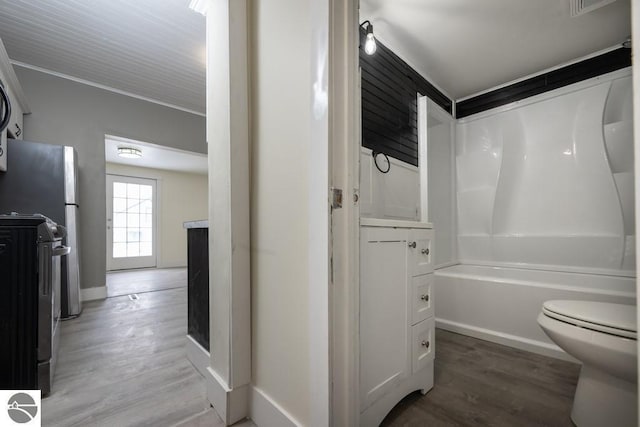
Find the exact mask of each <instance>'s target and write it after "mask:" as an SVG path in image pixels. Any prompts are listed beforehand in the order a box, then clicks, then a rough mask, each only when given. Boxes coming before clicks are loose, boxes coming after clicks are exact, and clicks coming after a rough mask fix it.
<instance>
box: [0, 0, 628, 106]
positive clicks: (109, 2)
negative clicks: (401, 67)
mask: <svg viewBox="0 0 640 427" xmlns="http://www.w3.org/2000/svg"><path fill="white" fill-rule="evenodd" d="M570 1H576V0H483V1H478V0H361V1H360V7H361V21H363V20H365V19H369V20H370V21H372V22H373V24H374V30H375V34H376V36H377V37H378V38H379V39H380V40H381V41H382V42H383V43H385V44H386V45H388V46H389V47H390V48H391V49H393V50H394V51H395V52H396V53H398V54H399V55H400V56H401V57H402V58H403V59H405V60H406V61H407V62H409V63H410V65H412V66H413V67H414V68H416V70H417V71H419V72H420V73H422V74H423V75H425V76H426V77H428V78H429V79H430V80H431V81H432V82H433V83H435V84H436V86H438V87H440V88H441V89H442V90H444V91H445V92H446V93H447V94H448V95H449V96H451V97H453V98H454V99H460V98H462V97H465V96H468V95H471V94H474V93H478V92H480V91H484V90H487V89H489V88H492V87H494V86H498V85H501V84H504V83H506V82H509V81H512V80H514V79H518V78H521V77H524V76H527V75H530V74H532V73H536V72H538V71H541V70H544V69H547V68H549V67H553V66H556V65H559V64H561V63H564V62H567V61H571V60H574V59H576V58H580V57H582V56H584V55H588V54H591V53H593V52H596V51H599V50H601V49H605V48H609V47H611V46H614V45H616V44H618V43H621V42H622V41H623V40H624V39H626V37H627V36H629V35H630V33H631V25H630V0H616V1H614V2H613V3H611V4H609V5H607V6H604V7H601V8H599V9H596V10H594V11H592V12H589V13H586V14H584V15H580V16H578V17H575V18H572V17H570V13H569V11H570ZM189 2H190V0H92V1H85V0H46V1H43V0H0V38H1V39H2V41H3V42H4V44H5V47H6V49H7V52H8V54H9V57H10V58H11V59H12V60H13V61H14V62H17V63H20V64H22V65H25V64H27V66H31V67H32V68H34V67H35V68H39V69H45V70H50V71H53V72H55V73H58V74H63V75H67V76H71V77H73V78H75V79H79V80H81V81H86V82H91V83H93V84H96V85H98V86H102V87H108V88H113V89H115V90H116V91H120V92H125V93H128V94H132V95H134V96H137V97H140V98H143V99H148V100H152V101H154V102H158V103H161V104H164V105H169V106H172V107H176V108H179V109H183V110H186V111H190V112H194V113H197V114H204V112H205V19H204V17H203V16H202V15H200V14H198V13H195V12H193V11H191V10H190V9H189V8H188V5H189Z"/></svg>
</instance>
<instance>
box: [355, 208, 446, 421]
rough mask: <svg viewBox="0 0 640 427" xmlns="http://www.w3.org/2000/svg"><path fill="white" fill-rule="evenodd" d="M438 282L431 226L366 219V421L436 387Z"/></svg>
mask: <svg viewBox="0 0 640 427" xmlns="http://www.w3.org/2000/svg"><path fill="white" fill-rule="evenodd" d="M432 288H433V230H432V228H431V224H428V223H420V222H413V221H396V220H386V219H374V218H361V220H360V425H362V426H377V425H378V424H379V423H380V422H381V421H382V419H383V418H384V417H385V416H386V415H387V413H388V412H389V411H390V410H391V409H392V408H393V407H394V406H395V405H396V404H397V403H398V402H399V401H400V400H402V398H403V397H405V396H406V395H407V394H409V393H411V392H413V391H415V390H421V391H422V393H423V394H424V393H426V392H427V391H428V390H430V389H431V388H432V387H433V360H434V353H435V342H434V327H435V322H434V317H433V313H434V311H433V304H434V301H433V294H432Z"/></svg>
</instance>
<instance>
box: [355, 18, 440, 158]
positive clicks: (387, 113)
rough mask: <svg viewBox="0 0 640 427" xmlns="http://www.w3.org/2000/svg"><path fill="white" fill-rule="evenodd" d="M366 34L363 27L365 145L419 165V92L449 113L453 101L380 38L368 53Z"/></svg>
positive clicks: (361, 36)
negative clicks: (374, 49)
mask: <svg viewBox="0 0 640 427" xmlns="http://www.w3.org/2000/svg"><path fill="white" fill-rule="evenodd" d="M365 35H366V34H365V32H364V30H362V28H361V29H360V66H361V70H362V145H363V146H364V147H367V148H369V149H371V150H373V151H375V152H380V153H384V154H386V155H388V156H390V157H394V158H396V159H398V160H401V161H403V162H406V163H409V164H412V165H414V166H418V105H417V101H416V99H417V96H418V93H420V94H422V95H426V96H428V97H429V98H430V99H431V100H433V101H434V102H436V103H437V104H438V105H440V106H441V107H442V108H443V109H444V110H446V111H448V112H449V113H451V111H452V105H453V102H452V100H451V99H449V98H447V97H446V96H445V95H444V94H443V93H442V92H440V91H439V90H438V89H436V88H435V87H434V86H433V85H432V84H431V83H429V82H428V81H427V80H425V79H424V78H423V77H422V76H421V75H420V74H418V72H416V71H415V70H414V69H413V68H411V67H410V66H409V65H408V64H407V63H406V62H404V61H403V60H402V59H400V58H399V57H398V56H397V55H396V54H394V53H393V52H392V51H391V50H390V49H389V48H387V47H386V46H385V45H383V44H382V43H380V42H379V41H377V46H378V48H377V50H376V53H375V54H373V55H367V54H366V53H365V52H364V39H365Z"/></svg>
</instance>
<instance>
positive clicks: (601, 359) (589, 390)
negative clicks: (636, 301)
mask: <svg viewBox="0 0 640 427" xmlns="http://www.w3.org/2000/svg"><path fill="white" fill-rule="evenodd" d="M538 324H539V325H540V327H541V328H542V330H543V331H544V332H545V333H546V334H547V335H548V336H549V338H551V340H552V341H553V342H555V343H556V344H557V345H558V346H559V347H560V348H562V349H563V350H564V351H566V352H567V353H568V354H570V355H571V356H573V357H575V358H576V359H578V360H579V361H580V362H582V368H581V370H580V378H579V380H578V386H577V388H576V393H575V396H574V399H573V409H572V410H571V419H572V420H573V422H574V423H575V424H576V425H577V426H578V427H590V426H594V427H595V426H598V427H600V426H620V427H622V426H637V425H638V424H637V423H638V421H637V415H638V383H637V373H638V368H637V358H638V350H637V324H636V306H634V305H623V304H612V303H605V302H594V301H567V300H555V301H547V302H545V303H544V304H543V305H542V311H541V313H540V314H539V316H538Z"/></svg>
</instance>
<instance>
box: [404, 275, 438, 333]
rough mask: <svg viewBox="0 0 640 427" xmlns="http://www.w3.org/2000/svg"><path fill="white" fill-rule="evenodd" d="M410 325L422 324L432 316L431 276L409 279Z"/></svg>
mask: <svg viewBox="0 0 640 427" xmlns="http://www.w3.org/2000/svg"><path fill="white" fill-rule="evenodd" d="M411 288H412V289H411V305H410V306H409V309H410V310H411V313H412V314H411V318H412V319H411V324H412V325H415V324H416V323H418V322H422V321H423V320H424V319H426V318H427V317H431V316H433V292H432V289H433V274H427V275H424V276H416V277H413V278H412V279H411Z"/></svg>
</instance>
